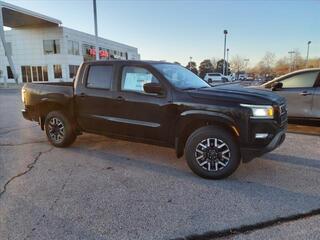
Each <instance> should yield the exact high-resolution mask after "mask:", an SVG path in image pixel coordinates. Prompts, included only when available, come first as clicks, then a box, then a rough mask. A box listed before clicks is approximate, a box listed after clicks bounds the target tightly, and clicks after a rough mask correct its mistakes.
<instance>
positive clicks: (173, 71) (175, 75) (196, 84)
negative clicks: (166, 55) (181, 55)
mask: <svg viewBox="0 0 320 240" xmlns="http://www.w3.org/2000/svg"><path fill="white" fill-rule="evenodd" d="M153 66H154V67H155V68H156V69H157V70H158V71H159V72H161V73H162V74H163V75H164V76H165V78H166V79H167V80H168V81H169V82H170V83H171V84H173V85H174V86H175V87H177V88H180V89H196V88H207V87H210V85H209V84H208V83H206V82H205V81H204V80H202V79H201V78H199V77H198V76H197V75H196V74H194V73H193V72H191V71H190V70H188V69H186V68H184V67H182V66H180V65H177V64H165V63H160V64H153Z"/></svg>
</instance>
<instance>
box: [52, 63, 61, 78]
mask: <svg viewBox="0 0 320 240" xmlns="http://www.w3.org/2000/svg"><path fill="white" fill-rule="evenodd" d="M53 72H54V78H62V69H61V65H60V64H57V65H53Z"/></svg>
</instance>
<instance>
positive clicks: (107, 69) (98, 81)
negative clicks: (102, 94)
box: [87, 65, 112, 89]
mask: <svg viewBox="0 0 320 240" xmlns="http://www.w3.org/2000/svg"><path fill="white" fill-rule="evenodd" d="M111 82H112V66H103V65H96V66H95V65H93V66H90V69H89V73H88V78H87V87H89V88H103V89H110V88H111Z"/></svg>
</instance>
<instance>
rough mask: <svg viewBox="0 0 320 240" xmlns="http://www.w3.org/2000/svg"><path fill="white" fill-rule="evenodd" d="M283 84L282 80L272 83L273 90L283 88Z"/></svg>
mask: <svg viewBox="0 0 320 240" xmlns="http://www.w3.org/2000/svg"><path fill="white" fill-rule="evenodd" d="M282 86H283V83H282V82H274V83H272V84H271V90H272V91H276V90H278V89H281V88H282Z"/></svg>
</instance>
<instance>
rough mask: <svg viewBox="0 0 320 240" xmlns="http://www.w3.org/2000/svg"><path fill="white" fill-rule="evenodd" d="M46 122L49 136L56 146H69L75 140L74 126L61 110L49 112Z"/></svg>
mask: <svg viewBox="0 0 320 240" xmlns="http://www.w3.org/2000/svg"><path fill="white" fill-rule="evenodd" d="M44 124H45V131H46V134H47V138H48V140H49V142H50V143H51V144H52V145H54V146H55V147H67V146H69V145H71V144H72V143H73V142H74V141H75V139H76V134H75V131H74V126H73V124H72V121H71V120H70V119H69V118H68V117H67V116H66V115H65V114H64V113H62V112H60V111H53V112H50V113H48V115H47V117H46V120H45V123H44Z"/></svg>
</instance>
